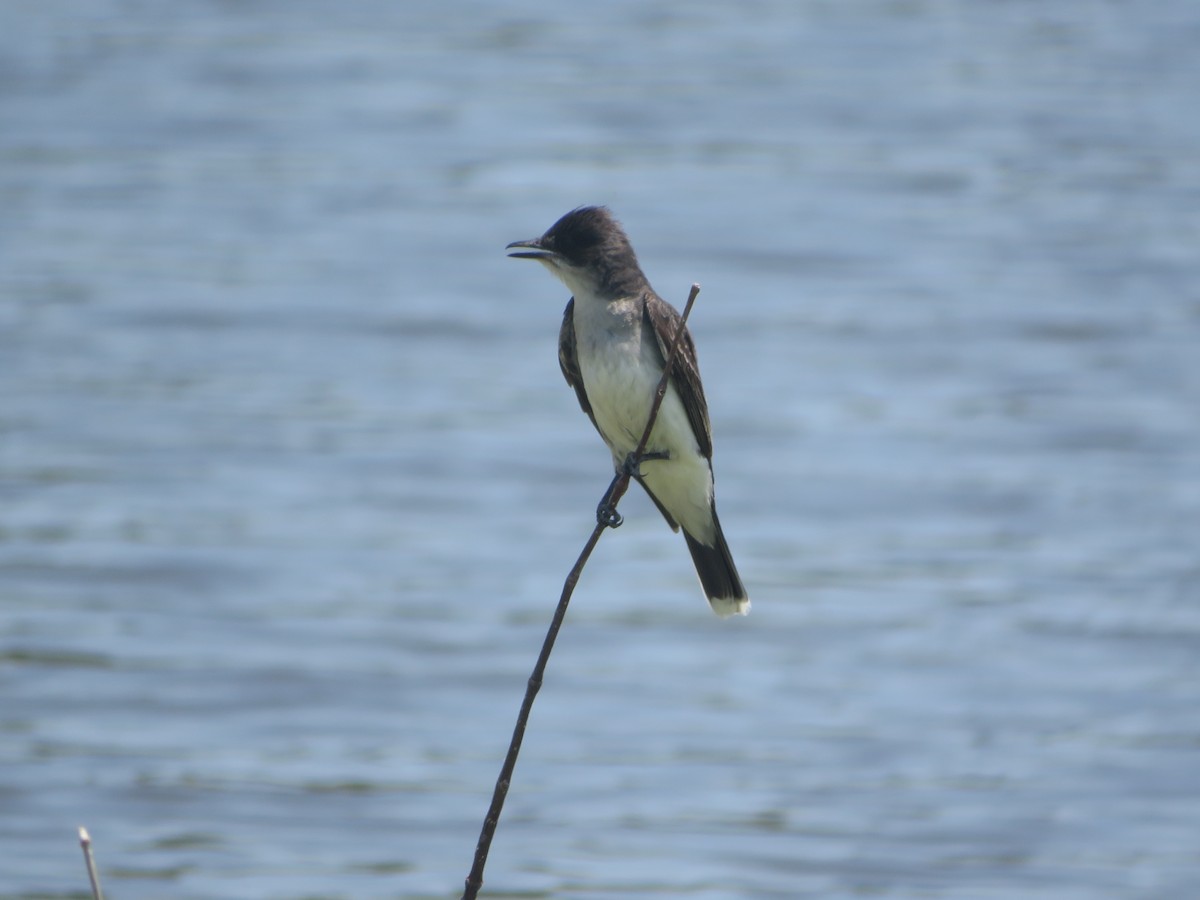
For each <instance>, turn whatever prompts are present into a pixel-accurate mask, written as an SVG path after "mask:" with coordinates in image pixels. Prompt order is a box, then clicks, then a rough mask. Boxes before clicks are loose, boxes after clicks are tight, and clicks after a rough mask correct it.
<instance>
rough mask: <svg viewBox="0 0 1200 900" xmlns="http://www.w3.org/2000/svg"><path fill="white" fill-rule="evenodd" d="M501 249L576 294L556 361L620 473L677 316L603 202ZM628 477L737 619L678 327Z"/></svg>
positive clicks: (689, 360)
mask: <svg viewBox="0 0 1200 900" xmlns="http://www.w3.org/2000/svg"><path fill="white" fill-rule="evenodd" d="M508 250H509V251H510V252H509V254H508V255H509V256H513V257H517V258H518V259H536V260H537V261H538V262H540V263H542V264H543V265H545V266H546V268H547V269H549V270H550V271H551V273H553V274H554V275H555V276H556V277H557V278H558V279H559V280H560V281H562V282H563V284H565V285H566V286H567V287H568V288H569V289H570V291H571V293H572V294H573V295H574V296H572V298H571V299H570V300H569V301H567V308H566V310H565V311H564V312H563V321H562V329H561V330H560V331H559V335H558V362H559V365H560V366H561V367H562V372H563V375H564V376H566V379H567V384H569V385H570V386H571V387H573V388H574V389H575V396H576V397H578V398H579V405H580V406H581V407H583V411H584V412H585V413H587V414H588V417H589V418H591V420H592V424H593V425H595V426H596V430H597V431H599V432H600V436H601V437H602V438H604V442H605V443H606V444H608V449H609V450H610V451H611V453H612V458H613V466H614V468H616V469H617V470H618V471H620V470H621V468H622V467H623V466H624V465H625V464H626V459H627V458H628V457H629V455H630V454H631V453H633V452H634V451H635V450H636V449H637V446H638V442H639V441H640V440H641V437H642V432H643V431H644V430H645V428H646V420H647V419H648V418H649V415H650V407H651V405H652V403H653V402H654V391H655V388H656V387H657V386H658V382H659V379H660V378H661V377H662V372H663V366H664V365H665V363H666V357H667V353H668V352H669V351H670V348H671V341H672V339H673V338H674V336H675V330H676V328H677V327H678V325H679V322H680V316H679V313H678V312H676V311H675V308H674V307H672V306H671V304H669V303H668V302H667V301H666V300H664V299H662V297H660V296H658V294H656V293H654V289H653V288H651V287H650V282H649V281H647V280H646V276H645V275H643V274H642V270H641V268H640V267H639V266H638V261H637V256H636V255H635V254H634V252H633V247H632V246H631V245H630V243H629V238H627V237H626V236H625V232H624V231H623V230H622V229H621V226H620V225H619V224H618V223H617V220H616V219H614V218H613V217H612V214H611V213H610V212H609V211H608V210H607V209H605V208H604V207H602V206H584V207H581V208H579V209H576V210H572V211H571V212H569V213H567V214H566V215H565V216H563V217H562V218H561V219H559V220H558V221H557V222H555V223H554V225H552V226H551V228H550V230H549V231H547V232H546V233H545V234H543V235H542V236H541V237H539V238H534V239H533V240H529V241H515V242H513V243H511V244H509V245H508ZM634 477H635V478H636V479H637V481H638V483H639V484H641V486H642V487H643V488H645V489H646V493H648V494H649V495H650V499H651V500H653V501H654V504H655V505H656V506H657V507H658V509H659V511H660V512H661V513H662V514H663V517H664V518H665V519H666V520H667V524H668V525H670V526H671V529H672V530H673V531H678V530H679V529H680V527H681V526H682V528H683V536H684V538H685V539H686V540H687V545H688V550H690V551H691V554H692V560H693V562H695V564H696V574H697V575H699V576H700V584H701V586H702V587H703V588H704V593H705V595H707V597H708V602H709V603H710V604H711V605H712V608H713V612H715V613H716V614H717V615H719V616H731V615H734V614H741V615H745V614H746V613H747V612H748V611H749V610H750V600H749V598H748V597H747V596H746V589H745V588H744V587H743V586H742V580H741V578H739V577H738V573H737V567H736V566H734V564H733V556H732V555H731V554H730V552H729V545H728V544H726V543H725V535H724V534H722V532H721V522H720V520H719V519H718V518H717V507H716V502H715V500H714V497H713V475H712V430H711V428H710V427H709V422H708V404H707V403H706V402H705V400H704V388H703V387H702V386H701V384H700V370H699V368H697V364H696V347H695V345H694V344H693V343H692V336H691V334H690V333H689V332H688V331H687V330H686V329H685V330H684V332H683V335H682V336H681V338H680V346H679V349H678V350H677V351H676V354H675V360H674V363H673V365H672V366H671V378H670V381H669V383H668V388H667V393H666V395H665V396H664V397H663V402H662V407H661V408H660V409H659V413H658V418H657V419H656V420H655V423H654V430H653V431H652V432H651V434H650V441H649V443H648V444H647V446H646V453H645V455H644V456H643V458H642V460H641V466H640V468H639V470H638V471H637V472H635V473H634Z"/></svg>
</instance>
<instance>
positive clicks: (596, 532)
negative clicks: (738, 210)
mask: <svg viewBox="0 0 1200 900" xmlns="http://www.w3.org/2000/svg"><path fill="white" fill-rule="evenodd" d="M699 293H700V285H698V284H693V285H692V289H691V291H690V292H689V293H688V298H687V304H686V305H685V306H684V307H683V315H682V316H681V317H680V320H679V325H678V327H677V328H676V329H675V335H674V337H672V339H671V349H670V351H669V352H668V353H667V359H666V362H665V364H664V365H663V373H662V377H661V378H660V379H659V380H658V387H657V388H656V389H655V391H654V401H653V403H652V404H651V405H650V416H649V418H647V419H646V427H645V429H644V430H643V431H642V439H641V440H640V441H639V442H638V446H637V450H635V451H634V452H633V454H632V456H631V460H632V462H633V464H634V465H633V466H632V467H631V466H629V465H626V466H624V467H623V469H622V470H621V471H619V472H618V473H617V476H616V478H614V479H613V482H612V484H610V485H609V487H608V490H607V491H606V492H605V495H604V500H603V501H602V505H603V506H606V507H607V508H608V509H609V510H611V511H612V513H613V515H614V518H615V521H614V519H613V518H610V519H609V520H607V521H597V523H596V527H595V528H594V529H592V533H591V536H590V537H588V539H587V543H585V544H584V545H583V550H582V552H580V554H579V558H578V559H577V560H575V565H574V566H572V567H571V571H570V572H569V573H568V574H567V580H566V581H565V582H564V583H563V589H562V596H560V597H559V599H558V607H557V608H556V609H555V610H554V617H553V618H552V619H551V620H550V628H549V630H548V631H547V632H546V639H545V641H543V643H542V652H541V653H539V654H538V659H537V663H536V664H535V665H534V667H533V673H532V674H531V675H530V676H529V683H528V685H527V686H526V688H525V699H524V700H523V701H522V702H521V711H520V712H519V713H517V724H516V727H515V728H513V736H512V740H511V741H510V742H509V745H508V754H507V755H506V756H505V757H504V765H503V766H502V767H501V769H500V777H499V778H498V779H496V789H495V791H494V792H493V793H492V805H491V806H490V807H488V811H487V816H486V817H484V820H483V829H482V831H480V833H479V843H478V844H477V845H476V847H475V861H474V863H473V864H472V866H471V872H470V874H469V875H467V881H466V890H465V891H463V895H462V900H475V898H476V897H477V896H478V894H479V889H480V888H481V887H483V869H484V866H486V865H487V857H488V850H489V849H490V848H491V846H492V838H493V837H494V836H495V834H496V825H497V823H498V822H499V821H500V812H501V810H503V809H504V798H505V797H506V796H507V795H508V787H509V784H510V783H511V781H512V774H513V769H514V768H516V765H517V756H518V755H519V754H520V752H521V741H522V740H523V739H524V737H525V726H526V724H528V722H529V713H530V711H531V710H532V709H533V700H534V698H535V697H536V696H537V693H538V691H539V690H540V689H541V687H542V676H543V675H544V674H545V671H546V664H547V663H548V662H549V661H550V651H551V650H553V649H554V641H555V640H556V639H557V638H558V631H559V629H560V628H561V627H562V623H563V619H564V618H566V615H567V606H568V605H570V603H571V595H572V594H573V593H575V585H576V584H577V583H578V582H579V576H580V575H581V574H582V573H583V567H584V566H585V565H587V561H588V559H589V558H590V557H591V555H592V551H593V550H594V549H595V548H596V544H598V543H599V542H600V536H601V535H602V534H604V529H606V528H609V527H615V526H616V525H618V524H620V519H619V517H616V516H615V513H616V509H617V504H618V503H619V502H620V501H621V498H622V497H623V496H625V492H626V491H627V490H628V489H629V479H630V477H631V476H632V474H633V472H635V471H637V469H636V463H637V462H638V461H639V460H640V459H641V458H642V457H643V455H644V454H645V452H646V446H647V445H648V444H649V442H650V433H651V431H653V430H654V422H655V420H656V419H657V418H658V411H659V409H660V408H661V407H662V402H663V397H665V396H666V394H667V385H668V384H669V383H670V378H671V366H672V365H673V364H674V362H675V356H676V353H677V351H678V349H679V341H680V339H681V338H682V337H683V331H684V329H685V328H686V327H687V320H688V316H689V315H690V314H691V312H692V304H694V303H695V302H696V295H697V294H699Z"/></svg>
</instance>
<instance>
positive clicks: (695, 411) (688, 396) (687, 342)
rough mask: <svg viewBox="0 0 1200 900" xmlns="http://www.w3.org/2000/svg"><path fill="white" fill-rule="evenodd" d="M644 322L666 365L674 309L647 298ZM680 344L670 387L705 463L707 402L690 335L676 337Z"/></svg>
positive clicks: (709, 441)
mask: <svg viewBox="0 0 1200 900" xmlns="http://www.w3.org/2000/svg"><path fill="white" fill-rule="evenodd" d="M643 309H644V310H645V317H646V321H647V322H648V323H649V325H650V328H651V329H652V330H653V332H654V337H655V338H656V339H657V340H658V350H659V352H660V353H661V354H662V357H663V361H664V362H665V361H666V358H667V354H668V353H669V352H670V350H671V341H672V340H674V338H675V330H676V329H677V328H678V327H679V322H680V320H681V318H682V317H681V316H680V315H679V313H678V312H676V311H675V308H674V307H672V306H671V304H669V303H667V301H665V300H663V299H662V298H661V297H659V296H657V295H656V294H647V295H646V302H645V304H644V305H643ZM680 341H682V343H681V344H680V346H679V349H678V350H676V351H675V363H674V365H672V366H671V384H672V385H673V386H674V388H675V392H676V393H677V394H678V395H679V399H680V401H682V403H683V408H684V409H685V410H686V411H687V417H688V421H689V422H691V425H692V431H693V432H695V435H696V443H697V444H698V445H699V446H700V452H701V454H703V455H704V457H705V458H706V459H712V427H711V426H710V425H709V421H708V402H707V401H706V400H705V399H704V388H703V386H702V385H701V384H700V370H699V368H697V364H696V345H695V344H693V343H692V335H691V332H690V331H688V330H687V329H686V328H685V329H684V331H683V335H682V336H681V337H680Z"/></svg>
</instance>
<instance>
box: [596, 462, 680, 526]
mask: <svg viewBox="0 0 1200 900" xmlns="http://www.w3.org/2000/svg"><path fill="white" fill-rule="evenodd" d="M670 458H671V454H670V453H669V452H668V451H666V450H655V451H654V452H651V453H643V454H642V455H641V456H638V455H637V454H636V453H630V454H629V455H628V456H626V457H625V461H624V462H623V463H622V464H621V469H620V471H618V472H617V474H616V475H615V476H614V477H613V480H612V484H610V485H609V486H608V490H607V491H605V492H604V499H603V500H601V501H600V505H599V506H597V507H596V523H597V524H599V525H604V526H606V527H608V528H620V527H621V524H622V523H623V522H624V521H625V517H624V516H622V515H621V514H620V513H619V512H617V508H616V506H615V505H614V504H613V491H615V490H616V487H617V482H618V481H620V480H621V477H622V476H625V477H628V478H641V477H642V463H644V462H645V461H646V460H651V459H670Z"/></svg>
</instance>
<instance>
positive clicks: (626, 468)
mask: <svg viewBox="0 0 1200 900" xmlns="http://www.w3.org/2000/svg"><path fill="white" fill-rule="evenodd" d="M670 458H671V451H669V450H654V451H651V452H648V453H643V454H642V455H641V456H638V455H637V454H636V453H632V452H631V453H630V454H629V455H628V456H626V457H625V462H624V463H622V465H621V470H622V471H623V472H624V473H625V474H626V475H628V476H629V477H630V478H641V477H642V463H644V462H646V461H647V460H652V459H670Z"/></svg>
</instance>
